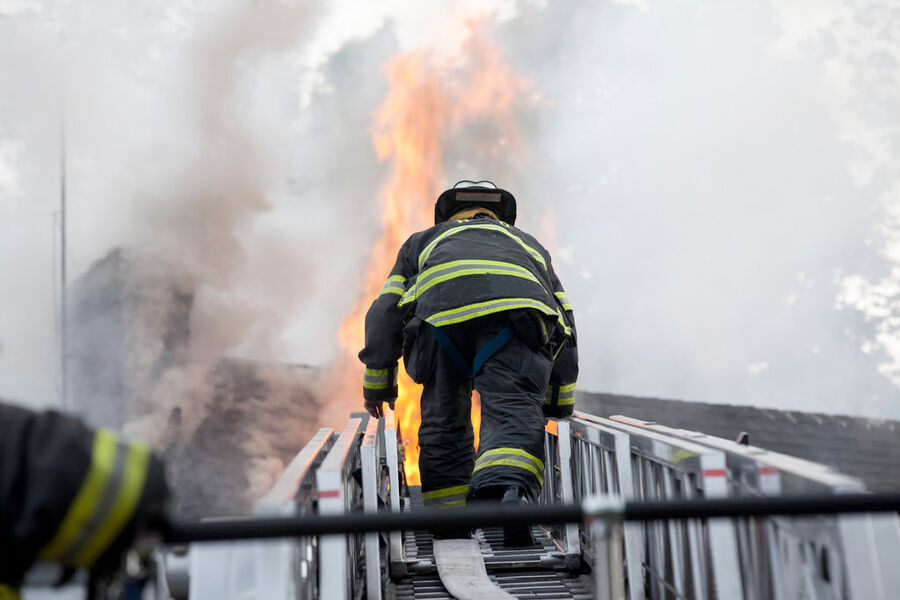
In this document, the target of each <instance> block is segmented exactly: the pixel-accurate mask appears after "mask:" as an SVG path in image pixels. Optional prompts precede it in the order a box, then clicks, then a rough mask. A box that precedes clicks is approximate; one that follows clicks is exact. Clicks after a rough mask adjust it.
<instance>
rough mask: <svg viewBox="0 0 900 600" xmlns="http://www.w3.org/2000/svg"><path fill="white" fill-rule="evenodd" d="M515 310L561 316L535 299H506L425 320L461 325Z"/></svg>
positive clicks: (478, 304) (452, 311) (480, 303)
mask: <svg viewBox="0 0 900 600" xmlns="http://www.w3.org/2000/svg"><path fill="white" fill-rule="evenodd" d="M514 308H534V309H537V310H539V311H541V312H542V313H545V314H548V315H557V316H560V315H559V313H558V312H557V311H555V310H553V309H552V308H550V307H549V306H547V305H546V304H544V303H543V302H541V301H540V300H535V299H533V298H504V299H501V300H488V301H487V302H479V303H477V304H470V305H468V306H463V307H460V308H454V309H452V310H445V311H442V312H439V313H435V314H433V315H431V316H430V317H428V318H426V319H425V320H426V321H427V322H428V323H431V324H432V325H434V326H435V327H440V326H442V325H452V324H453V323H461V322H463V321H468V320H469V319H474V318H475V317H480V316H484V315H489V314H492V313H496V312H500V311H503V310H512V309H514ZM567 329H568V328H567Z"/></svg>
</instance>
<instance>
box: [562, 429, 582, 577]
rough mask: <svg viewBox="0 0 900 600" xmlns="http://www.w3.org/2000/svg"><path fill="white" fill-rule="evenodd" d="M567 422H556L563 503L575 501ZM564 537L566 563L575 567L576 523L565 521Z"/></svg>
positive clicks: (577, 547)
mask: <svg viewBox="0 0 900 600" xmlns="http://www.w3.org/2000/svg"><path fill="white" fill-rule="evenodd" d="M569 427H570V425H569V423H568V422H567V421H565V420H563V421H559V422H558V423H557V432H558V433H557V437H556V440H557V444H558V447H559V466H560V468H559V483H560V496H562V501H563V503H565V504H574V503H575V501H576V498H575V491H574V489H573V482H572V436H571V433H570V430H569ZM563 530H564V531H565V539H566V564H567V565H569V566H570V567H572V568H575V567H577V566H579V565H580V564H581V544H580V543H579V537H580V534H579V532H578V524H577V523H567V524H566V525H565V527H564V528H563Z"/></svg>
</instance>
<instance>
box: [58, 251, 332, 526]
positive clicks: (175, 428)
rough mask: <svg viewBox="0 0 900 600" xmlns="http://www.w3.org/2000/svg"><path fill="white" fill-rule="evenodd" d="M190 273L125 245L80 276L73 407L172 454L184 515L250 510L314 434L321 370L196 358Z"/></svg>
mask: <svg viewBox="0 0 900 600" xmlns="http://www.w3.org/2000/svg"><path fill="white" fill-rule="evenodd" d="M189 281H190V280H189V279H188V278H187V277H185V276H184V274H183V273H182V272H181V271H180V269H179V268H178V267H177V266H176V265H173V264H171V263H168V262H166V261H164V260H163V259H161V258H159V257H155V256H151V255H148V254H142V253H140V252H136V251H133V250H127V249H115V250H113V251H112V252H110V253H109V254H108V255H106V256H105V257H104V258H102V259H101V260H99V261H97V262H96V263H95V264H94V265H93V266H92V267H91V268H90V269H89V270H88V271H87V273H85V275H84V276H82V277H81V278H80V279H79V280H78V281H76V282H75V283H74V285H73V290H72V291H73V294H72V303H71V306H70V315H71V330H70V343H69V351H68V362H69V383H70V390H71V398H72V405H73V408H74V410H75V411H76V412H78V413H80V414H82V415H84V417H85V418H86V419H87V420H88V421H89V422H90V423H92V424H94V425H105V426H109V427H113V428H115V429H121V430H124V431H125V433H126V434H128V435H132V436H134V437H138V438H141V439H144V440H147V441H148V442H150V443H151V444H152V445H153V446H154V447H155V448H156V449H157V451H159V452H161V453H162V454H163V456H165V457H166V459H167V465H168V468H169V476H170V482H171V485H172V488H173V490H174V492H175V500H176V506H175V509H176V513H177V514H179V515H181V516H186V517H188V516H194V517H196V516H201V515H203V516H212V515H224V514H234V513H241V512H246V511H247V510H249V508H250V507H251V506H252V503H253V501H255V500H256V498H257V496H258V495H259V494H260V493H262V492H263V491H264V490H265V489H266V488H267V487H268V486H269V485H270V484H271V482H272V480H274V478H275V477H276V476H277V474H278V473H280V471H281V470H282V468H283V466H284V463H285V461H289V460H290V459H291V457H293V455H294V453H295V452H296V449H297V447H299V446H300V445H302V443H303V442H304V441H305V440H306V439H307V438H308V437H310V435H312V433H313V432H314V431H315V427H316V424H317V422H318V401H317V399H316V397H315V395H314V393H313V389H314V388H315V385H316V382H317V378H318V372H317V371H316V370H315V369H312V368H310V367H305V366H302V365H284V364H272V363H259V362H254V361H250V360H244V359H237V358H229V357H216V358H215V359H214V360H211V361H202V360H198V359H197V357H196V356H194V355H192V354H191V352H190V339H191V311H192V307H193V300H194V292H195V290H194V289H193V288H192V287H191V286H190V285H189Z"/></svg>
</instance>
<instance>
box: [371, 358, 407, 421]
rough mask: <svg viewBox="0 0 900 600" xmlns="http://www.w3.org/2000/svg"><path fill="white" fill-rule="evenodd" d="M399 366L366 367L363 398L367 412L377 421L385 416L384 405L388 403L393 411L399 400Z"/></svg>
mask: <svg viewBox="0 0 900 600" xmlns="http://www.w3.org/2000/svg"><path fill="white" fill-rule="evenodd" d="M397 392H398V388H397V364H396V363H394V366H392V367H379V368H374V367H369V366H367V367H366V370H365V373H364V374H363V398H365V400H366V402H365V407H366V411H367V412H368V413H369V414H370V415H372V416H373V417H375V418H376V419H378V418H380V417H383V416H384V406H383V404H384V403H385V402H387V403H388V404H389V405H390V407H391V410H393V409H394V401H395V400H396V399H397Z"/></svg>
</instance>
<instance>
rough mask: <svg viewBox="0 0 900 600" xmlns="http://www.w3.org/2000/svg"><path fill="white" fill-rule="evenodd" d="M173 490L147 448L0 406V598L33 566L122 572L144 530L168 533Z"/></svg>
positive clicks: (50, 416) (69, 421) (61, 419)
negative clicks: (40, 563) (168, 506)
mask: <svg viewBox="0 0 900 600" xmlns="http://www.w3.org/2000/svg"><path fill="white" fill-rule="evenodd" d="M167 498H168V488H167V486H166V482H165V478H164V475H163V466H162V463H161V462H160V461H159V459H158V458H156V457H155V456H154V455H153V454H152V453H151V452H150V450H149V449H148V448H147V447H146V446H144V445H143V444H140V443H136V442H126V441H124V440H122V439H120V438H119V437H118V436H117V435H116V434H115V433H113V432H112V431H110V430H108V429H99V430H97V431H92V430H90V429H88V428H87V427H86V426H85V425H84V424H83V423H82V422H81V421H80V420H79V419H77V418H74V417H70V416H66V415H63V414H60V413H58V412H54V411H47V412H42V413H37V412H34V411H30V410H27V409H25V408H21V407H17V406H12V405H10V404H7V403H5V402H3V401H0V600H9V599H12V598H17V597H18V595H17V592H16V589H17V588H18V587H19V586H20V585H21V583H22V578H23V577H24V575H25V572H26V571H27V570H28V569H29V567H30V566H31V565H32V563H34V561H35V560H38V559H40V560H44V561H49V562H54V563H58V564H60V565H63V566H64V567H68V568H76V567H85V568H87V569H91V570H93V571H95V572H96V571H97V570H102V569H108V568H115V567H117V566H118V564H119V557H120V556H121V555H122V553H123V552H124V551H125V550H127V549H128V548H129V547H130V545H131V542H132V541H133V540H134V539H135V536H136V535H137V534H139V533H141V532H142V531H162V529H161V528H162V527H163V525H164V523H165V514H166V512H165V509H166V502H167Z"/></svg>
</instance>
